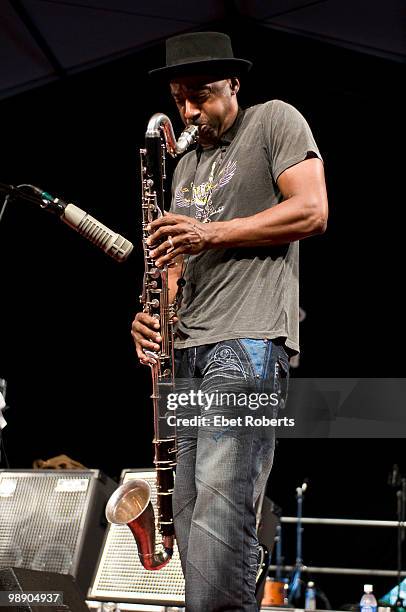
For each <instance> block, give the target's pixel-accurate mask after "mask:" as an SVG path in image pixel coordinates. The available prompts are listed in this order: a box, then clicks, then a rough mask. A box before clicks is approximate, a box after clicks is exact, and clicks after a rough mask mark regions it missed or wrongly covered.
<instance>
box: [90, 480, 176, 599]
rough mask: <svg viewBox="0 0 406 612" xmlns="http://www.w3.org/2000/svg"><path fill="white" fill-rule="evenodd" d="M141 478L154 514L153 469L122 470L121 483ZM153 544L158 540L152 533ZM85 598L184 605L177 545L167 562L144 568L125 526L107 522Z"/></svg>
mask: <svg viewBox="0 0 406 612" xmlns="http://www.w3.org/2000/svg"><path fill="white" fill-rule="evenodd" d="M136 478H141V479H142V480H146V481H147V482H148V483H149V484H150V486H151V489H152V498H151V499H152V504H153V506H154V509H155V516H156V515H157V513H156V497H157V495H156V477H155V470H153V469H148V470H147V469H144V470H124V471H123V472H122V475H121V482H122V483H124V482H128V481H129V480H134V479H136ZM156 538H157V543H160V542H161V541H162V538H161V536H160V534H159V532H158V531H157V532H156ZM88 599H95V600H104V601H119V602H120V601H122V602H128V603H131V602H133V603H149V604H152V603H154V604H161V605H175V606H176V605H184V602H185V583H184V579H183V573H182V567H181V564H180V558H179V552H178V548H177V546H176V544H175V549H174V554H173V557H172V559H171V560H170V561H169V563H168V564H167V565H166V566H165V567H163V568H162V569H160V570H159V571H156V572H154V571H148V570H146V569H144V567H143V566H142V564H141V563H140V561H139V559H138V552H137V544H136V542H135V540H134V537H133V535H132V533H131V531H130V530H129V528H128V527H127V526H126V525H109V527H108V529H107V533H106V538H105V542H104V546H103V550H102V553H101V556H100V559H99V562H98V566H97V570H96V574H95V577H94V580H93V584H92V586H91V588H90V590H89V593H88Z"/></svg>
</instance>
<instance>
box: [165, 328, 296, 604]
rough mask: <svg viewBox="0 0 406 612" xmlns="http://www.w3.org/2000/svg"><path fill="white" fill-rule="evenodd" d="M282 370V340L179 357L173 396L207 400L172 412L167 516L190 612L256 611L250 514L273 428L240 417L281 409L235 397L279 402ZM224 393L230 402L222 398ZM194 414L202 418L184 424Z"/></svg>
mask: <svg viewBox="0 0 406 612" xmlns="http://www.w3.org/2000/svg"><path fill="white" fill-rule="evenodd" d="M288 369H289V365H288V356H287V354H286V351H285V349H284V346H283V343H282V341H280V340H279V339H277V340H274V341H271V340H252V339H242V340H229V341H224V342H220V343H217V344H211V345H205V346H199V347H194V348H189V349H180V350H177V351H176V378H177V383H179V384H178V388H177V391H178V392H188V391H189V392H190V390H191V389H193V391H194V392H195V393H197V391H198V390H200V391H201V393H202V395H201V398H202V397H203V398H204V399H203V402H202V401H200V405H198V406H196V405H191V404H190V403H189V404H187V405H183V406H178V407H177V409H176V417H177V418H181V419H182V423H181V424H180V425H179V424H178V430H177V439H178V455H177V469H176V482H175V492H174V497H173V509H174V521H175V533H176V538H177V542H178V547H179V552H180V556H181V562H182V568H183V573H184V575H185V589H186V610H187V612H220V611H222V612H231V611H237V610H238V611H243V612H254V611H256V610H258V607H257V603H256V599H255V582H256V572H257V567H258V539H257V534H256V513H255V507H254V506H255V503H256V501H257V499H258V497H259V495H260V494H261V493H262V491H263V489H264V487H265V485H266V481H267V479H268V476H269V473H270V470H271V466H272V461H273V453H274V446H275V435H274V433H275V432H274V427H272V426H251V425H247V426H245V415H247V416H248V417H251V418H254V417H255V418H259V417H261V415H262V416H267V417H269V418H273V417H275V416H276V414H277V407H275V405H273V406H271V405H269V406H268V405H267V406H265V407H261V408H260V409H258V408H255V409H253V408H252V407H247V405H246V404H247V400H244V401H241V398H244V397H245V398H249V399H250V400H252V398H255V396H258V393H260V392H269V391H271V392H275V393H276V394H277V395H278V397H280V398H283V399H285V397H286V385H287V378H288ZM220 393H224V394H227V393H228V394H229V396H227V395H223V396H221V398H219V395H220ZM233 394H234V397H231V396H232V395H233ZM224 397H226V398H229V397H231V400H230V401H227V400H224V399H223V398H224ZM207 398H209V399H207ZM236 398H238V399H236ZM252 403H253V404H254V405H256V403H255V401H253V402H252ZM280 405H281V404H280ZM192 416H200V417H201V418H203V417H204V418H205V419H206V420H205V421H204V422H202V421H200V422H199V424H198V425H193V426H188V425H187V424H186V425H184V423H187V421H184V420H183V419H185V418H189V417H192ZM238 417H240V421H238ZM261 418H262V417H261ZM232 419H234V421H233V420H232Z"/></svg>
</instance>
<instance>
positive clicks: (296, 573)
mask: <svg viewBox="0 0 406 612" xmlns="http://www.w3.org/2000/svg"><path fill="white" fill-rule="evenodd" d="M306 489H307V482H306V480H305V482H304V483H303V484H302V486H301V487H297V489H296V500H297V524H296V562H295V569H294V570H293V574H292V579H291V582H290V592H289V600H288V601H289V604H290V605H292V603H293V599H294V598H295V597H296V596H298V595H300V576H301V573H302V569H303V558H302V537H303V527H302V517H303V493H304V492H305V491H306Z"/></svg>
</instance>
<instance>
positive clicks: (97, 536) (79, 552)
mask: <svg viewBox="0 0 406 612" xmlns="http://www.w3.org/2000/svg"><path fill="white" fill-rule="evenodd" d="M116 486H117V485H116V484H115V483H114V482H113V481H112V480H110V479H109V478H106V477H105V476H104V475H103V474H102V473H101V472H100V471H98V470H0V569H2V568H8V567H13V568H27V569H32V570H37V571H48V572H54V573H59V574H70V575H71V576H73V577H74V578H75V579H76V582H77V584H78V586H79V588H80V590H81V592H82V593H83V595H86V592H87V590H88V588H89V585H90V582H91V579H92V576H93V573H94V569H95V566H96V562H97V558H98V555H99V554H100V548H101V545H102V542H103V536H104V532H105V528H106V520H105V518H104V508H105V506H106V503H107V501H108V498H109V497H110V495H111V493H112V492H113V490H114V489H115V488H116Z"/></svg>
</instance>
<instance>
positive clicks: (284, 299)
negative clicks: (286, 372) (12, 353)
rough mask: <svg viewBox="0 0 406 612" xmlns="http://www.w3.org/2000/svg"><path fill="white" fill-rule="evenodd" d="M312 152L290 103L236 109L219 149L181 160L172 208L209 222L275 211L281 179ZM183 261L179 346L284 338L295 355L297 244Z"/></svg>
mask: <svg viewBox="0 0 406 612" xmlns="http://www.w3.org/2000/svg"><path fill="white" fill-rule="evenodd" d="M309 151H310V152H314V153H315V154H317V156H318V157H320V153H319V151H318V148H317V145H316V143H315V141H314V138H313V136H312V133H311V131H310V128H309V126H308V124H307V123H306V121H305V119H304V118H303V116H302V115H301V114H300V113H299V112H298V111H297V110H296V109H295V108H294V107H293V106H290V105H289V104H286V103H285V102H282V101H280V100H271V101H270V102H266V103H265V104H259V105H257V106H253V107H251V108H249V109H247V110H245V111H243V112H242V111H240V112H239V114H238V116H237V119H236V121H235V123H234V125H233V126H232V127H231V128H230V129H229V130H228V131H227V132H226V133H225V134H224V135H223V138H222V140H221V141H220V143H218V145H216V146H215V147H211V148H209V149H201V148H200V149H199V148H198V149H197V151H190V152H189V153H187V154H186V155H185V156H184V157H183V158H182V159H181V160H180V162H179V164H178V165H177V167H176V170H175V173H174V177H173V181H172V206H171V210H172V212H174V213H177V214H183V215H186V216H191V217H195V218H196V219H198V220H199V221H203V222H206V223H207V222H210V221H226V220H228V219H233V218H235V217H240V218H241V217H248V216H250V215H254V214H256V213H259V212H261V211H263V210H265V209H267V208H271V207H272V206H276V205H277V204H278V203H280V202H281V201H282V199H283V197H282V194H281V193H280V191H279V189H278V186H277V184H276V181H277V179H278V177H279V175H280V174H281V173H282V172H283V171H284V170H286V169H287V168H289V167H290V166H293V165H294V164H297V163H299V162H301V161H303V160H304V159H305V158H306V156H307V154H308V152H309ZM185 257H186V261H187V265H186V270H185V274H184V276H185V280H186V284H185V287H184V289H183V301H182V305H181V307H180V309H179V313H178V314H179V319H180V321H179V324H178V329H177V335H176V342H175V346H176V348H185V347H191V346H200V345H202V344H211V343H214V342H220V341H223V340H230V339H235V338H256V339H260V338H268V339H272V338H278V337H283V338H285V339H286V340H285V344H286V347H288V348H289V349H290V350H291V351H292V352H297V351H299V288H298V276H299V265H298V264H299V244H298V242H292V243H290V244H286V245H281V246H274V247H271V246H269V247H254V248H252V247H250V248H227V249H211V250H208V251H204V252H202V253H199V254H198V255H191V256H185Z"/></svg>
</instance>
